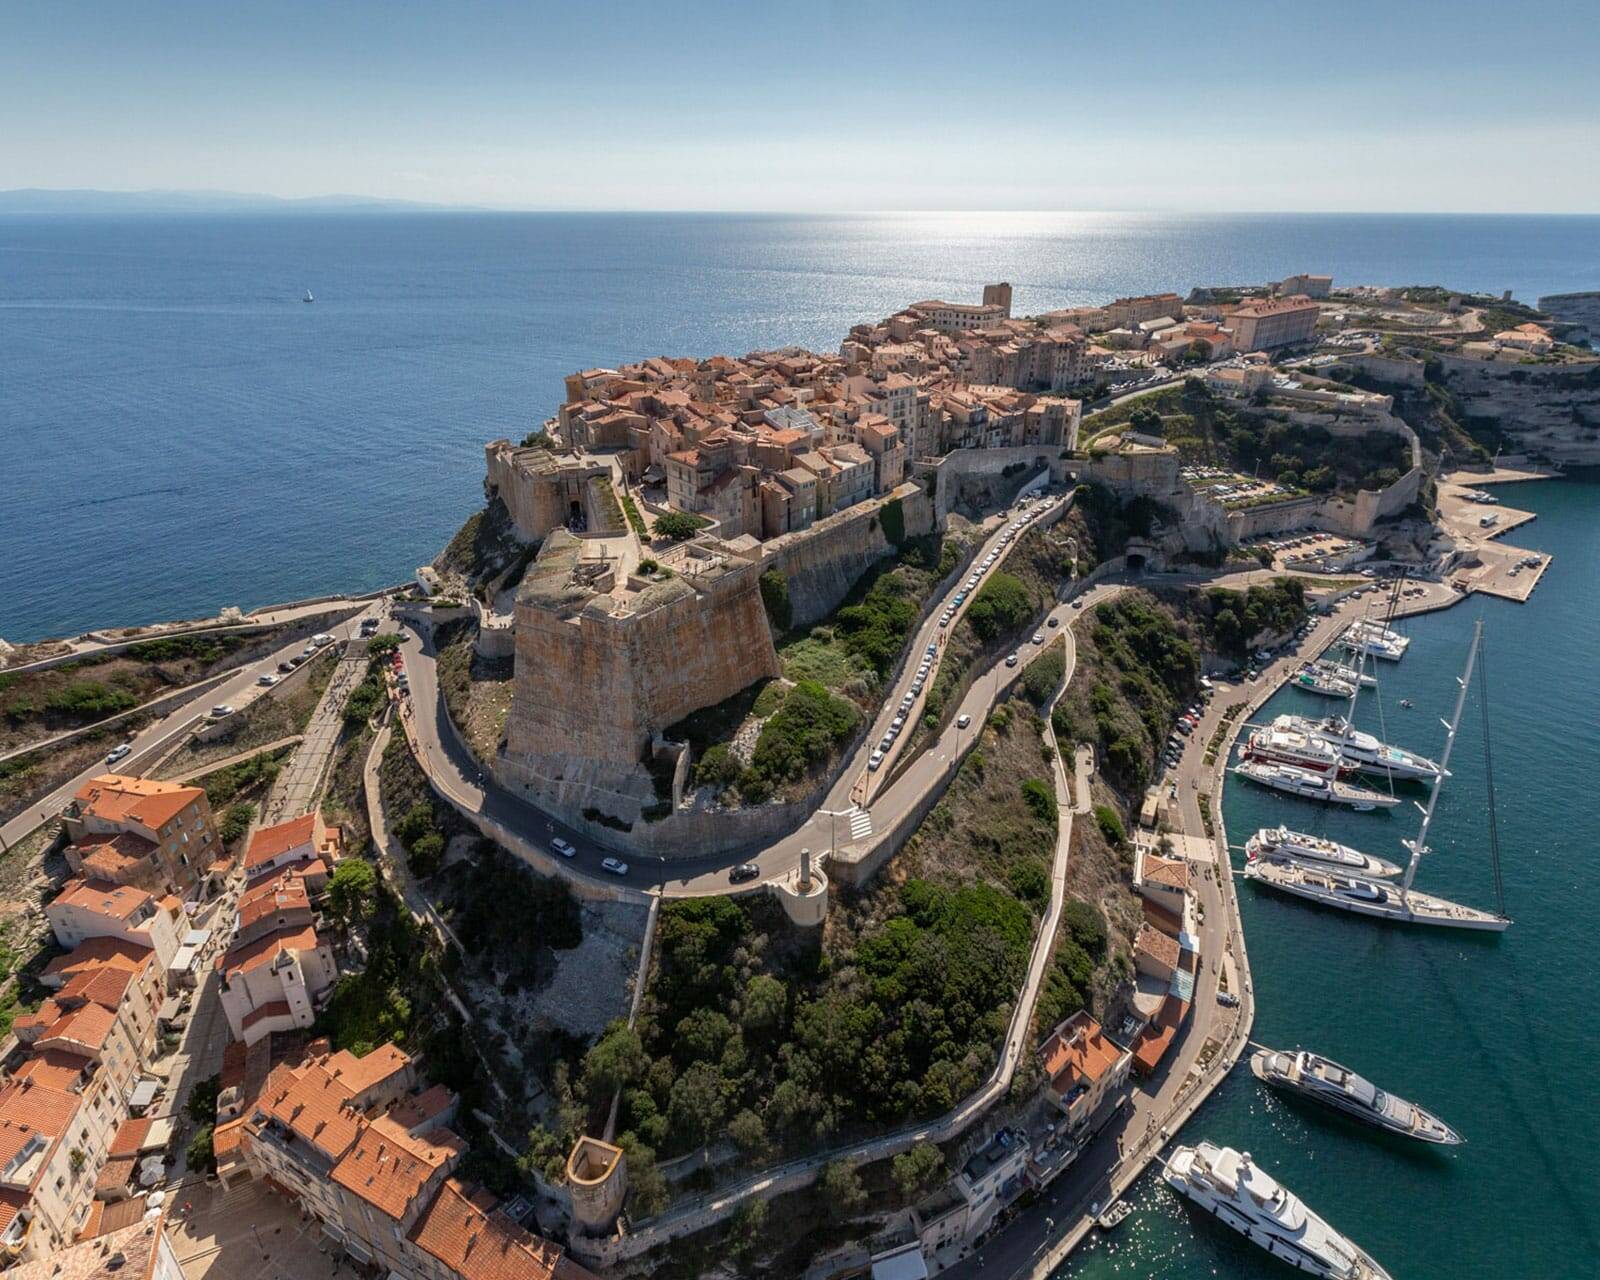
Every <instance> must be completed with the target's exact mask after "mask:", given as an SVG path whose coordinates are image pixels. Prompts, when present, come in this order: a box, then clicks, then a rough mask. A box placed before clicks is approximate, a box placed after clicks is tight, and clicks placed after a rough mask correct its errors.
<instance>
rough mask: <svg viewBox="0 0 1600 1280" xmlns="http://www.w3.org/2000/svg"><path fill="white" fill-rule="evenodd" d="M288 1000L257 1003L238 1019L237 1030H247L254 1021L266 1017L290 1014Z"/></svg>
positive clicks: (287, 1015)
mask: <svg viewBox="0 0 1600 1280" xmlns="http://www.w3.org/2000/svg"><path fill="white" fill-rule="evenodd" d="M290 1012H291V1011H290V1009H289V1002H288V1001H287V1000H269V1001H267V1003H266V1004H262V1005H257V1006H256V1007H255V1008H254V1009H252V1010H250V1012H249V1013H247V1014H245V1015H244V1017H242V1018H240V1019H239V1030H241V1031H248V1030H250V1028H251V1027H253V1026H255V1025H256V1023H258V1022H261V1021H263V1020H264V1019H267V1018H287V1017H289V1016H290Z"/></svg>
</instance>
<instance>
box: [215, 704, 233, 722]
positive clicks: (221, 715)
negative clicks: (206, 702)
mask: <svg viewBox="0 0 1600 1280" xmlns="http://www.w3.org/2000/svg"><path fill="white" fill-rule="evenodd" d="M232 714H233V708H232V707H230V706H229V705H228V704H227V703H226V702H219V703H217V705H216V706H214V707H212V708H211V718H212V719H213V720H223V719H226V718H227V717H228V716H231V715H232Z"/></svg>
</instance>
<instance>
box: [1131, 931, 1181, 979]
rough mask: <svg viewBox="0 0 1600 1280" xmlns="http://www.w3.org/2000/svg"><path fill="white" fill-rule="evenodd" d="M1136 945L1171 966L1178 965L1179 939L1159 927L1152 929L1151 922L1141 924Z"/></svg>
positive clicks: (1154, 958) (1140, 949)
mask: <svg viewBox="0 0 1600 1280" xmlns="http://www.w3.org/2000/svg"><path fill="white" fill-rule="evenodd" d="M1134 947H1135V949H1136V950H1138V951H1142V952H1144V953H1145V954H1146V955H1147V956H1149V957H1150V958H1151V959H1153V960H1157V961H1160V962H1161V963H1162V964H1165V965H1167V966H1168V967H1169V968H1174V969H1175V968H1177V966H1178V954H1179V952H1178V940H1177V939H1176V938H1174V937H1171V936H1169V935H1168V934H1165V933H1162V932H1161V930H1159V929H1152V928H1151V927H1150V925H1149V924H1141V925H1140V926H1139V937H1138V940H1137V941H1136V942H1135V943H1134Z"/></svg>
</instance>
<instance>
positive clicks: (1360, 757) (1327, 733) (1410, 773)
mask: <svg viewBox="0 0 1600 1280" xmlns="http://www.w3.org/2000/svg"><path fill="white" fill-rule="evenodd" d="M1272 727H1273V728H1274V729H1277V730H1281V731H1284V732H1289V733H1303V734H1306V735H1308V736H1310V737H1312V738H1315V739H1317V740H1318V741H1319V742H1323V743H1326V744H1327V745H1328V746H1329V747H1330V748H1332V749H1333V750H1334V751H1337V752H1338V753H1339V756H1340V758H1341V759H1342V760H1343V762H1344V766H1345V767H1346V768H1347V769H1351V770H1353V771H1356V772H1360V773H1379V774H1383V775H1385V776H1387V777H1390V778H1393V779H1394V780H1395V781H1396V782H1402V781H1403V782H1415V781H1431V780H1432V779H1434V778H1437V777H1438V776H1439V766H1438V765H1437V764H1435V763H1434V762H1433V761H1432V760H1429V759H1428V758H1427V757H1426V756H1420V755H1418V754H1417V753H1416V752H1415V751H1407V750H1406V749H1405V748H1404V747H1396V746H1391V745H1390V744H1389V743H1387V742H1382V741H1380V740H1379V739H1378V738H1376V737H1374V736H1373V735H1372V734H1370V733H1365V732H1363V731H1362V730H1360V729H1357V728H1356V727H1355V726H1354V725H1353V724H1351V723H1350V721H1349V720H1347V719H1345V717H1344V716H1323V717H1322V718H1321V719H1315V718H1313V717H1311V716H1295V715H1282V716H1276V717H1274V718H1273V721H1272Z"/></svg>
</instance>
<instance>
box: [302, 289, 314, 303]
mask: <svg viewBox="0 0 1600 1280" xmlns="http://www.w3.org/2000/svg"><path fill="white" fill-rule="evenodd" d="M300 301H301V302H315V301H316V299H315V298H313V297H312V296H311V290H310V289H307V290H306V296H305V297H303V298H301V299H300Z"/></svg>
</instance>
